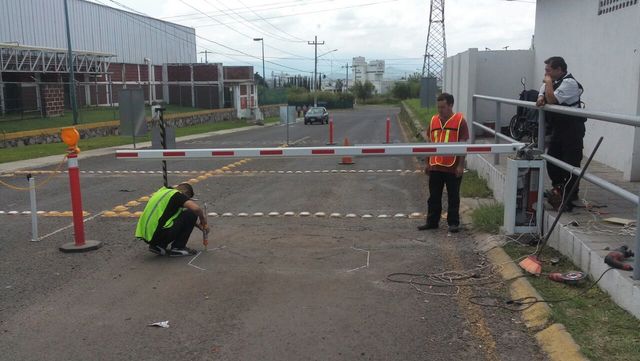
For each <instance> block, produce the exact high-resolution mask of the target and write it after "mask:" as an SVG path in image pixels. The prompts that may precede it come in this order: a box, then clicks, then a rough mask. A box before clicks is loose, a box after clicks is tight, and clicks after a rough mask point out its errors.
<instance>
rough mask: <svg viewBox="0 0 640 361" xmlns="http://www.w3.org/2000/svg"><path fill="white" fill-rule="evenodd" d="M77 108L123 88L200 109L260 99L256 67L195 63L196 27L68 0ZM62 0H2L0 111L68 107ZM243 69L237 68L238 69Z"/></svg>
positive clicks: (52, 112)
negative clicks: (255, 79)
mask: <svg viewBox="0 0 640 361" xmlns="http://www.w3.org/2000/svg"><path fill="white" fill-rule="evenodd" d="M68 6H69V8H68V10H69V26H70V35H71V42H72V49H73V55H72V63H73V67H74V72H75V79H74V80H75V82H74V83H75V87H76V94H77V102H78V105H79V106H89V105H116V104H117V103H118V94H119V91H120V89H123V88H127V87H141V88H142V89H143V90H144V94H145V101H147V102H148V103H150V102H152V101H155V100H164V101H166V102H169V103H173V104H179V105H183V106H190V107H195V108H223V107H229V108H231V107H233V108H236V109H237V110H238V116H247V114H249V113H250V111H251V110H250V108H251V107H253V106H255V105H256V104H257V99H256V96H257V95H256V93H257V92H256V91H255V86H254V81H253V67H229V70H228V71H227V69H226V68H227V67H223V66H222V64H220V63H214V64H196V63H195V62H196V59H197V56H196V35H195V29H193V28H189V27H185V26H182V25H178V24H174V23H170V22H166V21H162V20H158V19H153V18H150V17H147V16H144V15H140V14H136V13H131V12H127V11H123V10H119V9H115V8H111V7H109V6H105V5H100V4H96V3H92V2H88V1H84V0H68ZM64 15H65V14H64V2H63V1H51V0H2V1H0V111H1V114H2V115H4V114H6V113H11V112H31V113H36V114H39V115H42V116H56V115H60V114H61V113H62V112H64V109H65V108H69V107H70V102H69V98H70V97H69V96H68V94H69V83H70V82H69V75H68V64H67V38H66V30H65V16H64ZM238 68H240V69H238Z"/></svg>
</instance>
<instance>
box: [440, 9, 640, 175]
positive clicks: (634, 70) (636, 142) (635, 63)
mask: <svg viewBox="0 0 640 361" xmlns="http://www.w3.org/2000/svg"><path fill="white" fill-rule="evenodd" d="M536 6H537V8H536V22H535V36H534V41H533V47H532V49H531V50H521V51H486V52H479V51H478V50H477V49H469V50H468V51H466V52H463V53H460V54H457V55H455V56H452V57H449V58H447V59H446V61H445V72H444V84H443V90H444V91H446V92H450V93H452V94H453V95H454V97H455V98H456V107H457V109H459V110H461V111H464V112H467V113H468V114H470V112H471V97H472V95H473V94H484V95H491V96H498V97H506V98H515V97H517V94H518V92H519V91H520V90H521V89H522V87H521V85H520V84H519V80H520V77H522V76H524V77H526V78H527V79H528V84H527V88H533V89H537V88H539V86H540V84H541V81H542V78H543V77H544V60H545V59H547V58H549V57H551V56H562V57H563V58H564V59H565V60H566V62H567V64H568V71H569V72H570V73H572V74H573V75H574V76H575V77H576V79H578V81H579V82H580V83H581V84H582V85H583V86H584V88H585V91H584V94H583V96H582V101H583V102H585V104H586V108H587V109H589V110H594V111H603V112H610V113H620V114H631V115H637V114H640V36H638V34H640V20H639V19H640V2H639V1H638V0H630V1H629V0H624V1H623V0H607V1H600V0H563V1H555V0H538V1H537V5H536ZM534 79H535V80H534ZM485 103H486V102H478V114H477V118H478V120H484V119H494V118H495V104H490V103H486V104H485ZM513 114H515V109H514V108H510V107H507V106H503V107H502V121H503V122H504V121H505V119H506V120H507V121H508V119H509V118H510V117H511V115H513ZM602 135H603V136H604V137H605V139H604V141H603V143H602V145H601V147H600V149H599V150H598V153H597V154H596V156H595V158H596V160H598V161H599V162H602V163H604V164H608V165H610V166H612V167H614V168H616V169H619V170H621V171H623V172H624V177H625V179H627V180H640V156H637V155H638V154H640V129H638V128H632V127H630V126H625V125H616V124H612V123H605V122H601V121H597V120H590V121H589V122H588V123H587V134H586V136H585V152H586V153H588V152H590V150H591V149H593V146H594V145H595V143H596V141H597V139H598V138H599V137H600V136H602ZM634 154H635V155H636V156H635V157H634Z"/></svg>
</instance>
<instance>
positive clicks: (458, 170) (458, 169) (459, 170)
mask: <svg viewBox="0 0 640 361" xmlns="http://www.w3.org/2000/svg"><path fill="white" fill-rule="evenodd" d="M463 174H464V166H461V167H456V178H460V177H462V175H463Z"/></svg>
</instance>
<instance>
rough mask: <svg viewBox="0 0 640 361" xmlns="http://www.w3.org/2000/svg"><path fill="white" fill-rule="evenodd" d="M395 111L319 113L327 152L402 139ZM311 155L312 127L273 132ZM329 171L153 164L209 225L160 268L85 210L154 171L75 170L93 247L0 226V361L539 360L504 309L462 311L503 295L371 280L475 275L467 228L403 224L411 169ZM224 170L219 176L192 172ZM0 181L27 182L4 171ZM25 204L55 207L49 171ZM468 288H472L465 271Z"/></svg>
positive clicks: (374, 162) (140, 187)
mask: <svg viewBox="0 0 640 361" xmlns="http://www.w3.org/2000/svg"><path fill="white" fill-rule="evenodd" d="M397 113H398V109H397V108H393V107H366V108H357V109H356V110H351V111H335V112H333V115H334V122H335V140H336V141H337V142H340V144H341V143H342V141H343V140H344V138H345V137H348V138H349V141H350V142H351V144H379V143H382V142H383V141H384V140H385V119H386V117H387V116H390V117H391V119H392V130H391V134H392V136H391V140H392V142H393V143H402V142H405V140H406V139H407V138H406V136H405V134H404V133H403V131H402V130H401V129H400V126H399V123H398V122H397V121H396V114H397ZM286 134H287V133H286V128H285V127H282V126H273V127H264V128H260V129H253V130H248V131H242V132H237V133H233V134H226V135H214V136H211V137H207V138H202V139H198V140H191V141H187V142H183V143H179V147H184V148H227V147H267V146H280V145H282V144H286V143H287V137H286ZM327 141H328V126H326V125H306V126H305V125H303V124H302V123H297V124H295V125H292V126H290V127H289V143H290V145H291V146H296V145H300V146H320V145H325V143H327ZM339 160H340V159H339V158H338V159H337V158H334V157H327V158H312V159H311V158H286V159H284V158H280V159H246V160H244V161H242V160H239V159H216V160H185V161H172V162H169V165H168V168H169V170H170V171H172V173H171V174H170V175H169V181H170V182H171V183H173V184H176V183H178V182H182V181H186V180H189V179H192V178H196V177H197V176H202V179H201V180H200V181H199V182H198V183H197V184H195V185H194V188H195V191H196V198H198V199H199V202H200V203H203V202H206V203H207V204H208V210H209V212H215V213H217V214H219V215H220V216H218V217H210V219H209V221H210V224H211V226H212V234H211V236H210V244H209V249H208V250H207V251H206V252H201V253H200V254H198V255H197V256H196V257H195V258H193V257H189V258H171V259H168V258H164V257H159V256H155V255H153V254H152V253H150V252H148V251H147V250H146V245H145V244H143V243H141V242H140V241H136V240H135V239H134V237H133V230H134V227H135V223H136V218H132V217H121V216H119V217H104V216H103V213H101V212H104V211H110V210H113V209H114V207H116V206H124V205H126V204H127V203H129V202H131V201H136V200H138V199H139V198H140V197H142V196H148V195H150V194H152V193H153V192H154V191H155V190H156V189H157V188H159V187H160V186H161V185H162V177H161V175H160V174H158V173H157V171H159V170H160V169H161V168H160V162H158V161H134V160H128V161H123V160H116V159H115V158H114V156H113V155H109V156H101V157H95V158H90V159H87V160H83V161H81V162H80V168H81V170H82V171H83V173H82V175H81V184H82V192H83V204H84V208H85V210H86V211H87V212H89V215H88V216H87V221H86V223H85V232H86V238H87V239H95V240H99V241H101V242H103V247H102V248H100V249H99V250H97V251H92V252H89V253H83V254H65V253H61V252H59V251H58V247H59V246H60V245H61V244H63V243H66V242H71V241H72V240H73V229H72V228H69V227H68V225H69V224H70V221H71V219H70V218H68V217H44V216H41V217H39V225H40V235H42V236H45V237H44V238H43V239H42V240H41V241H40V242H30V241H29V240H30V238H31V236H30V230H31V225H30V218H29V217H28V216H24V215H7V214H0V232H1V233H0V234H1V236H0V238H1V242H0V260H1V263H0V274H1V275H2V278H1V280H0V355H2V356H1V358H2V359H3V360H89V359H96V360H97V359H99V360H176V359H180V360H544V359H545V358H544V357H543V356H542V355H540V351H539V349H538V347H537V346H536V344H535V341H534V340H533V339H532V337H531V335H530V334H529V333H528V332H527V331H526V329H525V327H524V326H523V325H522V323H521V322H520V319H519V315H518V313H514V312H511V311H507V310H503V309H499V308H490V307H480V306H477V305H475V304H473V303H471V302H470V297H472V296H478V295H480V296H486V295H502V294H503V292H504V291H503V288H502V286H501V285H500V284H499V283H498V284H488V285H484V286H475V287H429V286H420V285H416V284H407V283H396V282H391V281H389V280H388V279H387V276H388V275H389V274H392V273H397V272H406V273H416V274H425V273H429V274H436V273H442V272H445V271H462V270H465V269H474V268H476V267H479V266H483V265H485V263H484V260H483V259H482V258H481V256H479V255H478V254H477V253H476V252H475V251H474V249H473V243H474V237H476V238H477V236H476V235H474V234H472V233H471V232H470V231H469V230H464V231H463V232H461V233H458V234H455V235H452V234H448V233H447V232H446V227H445V229H440V230H437V231H432V232H429V233H425V232H419V231H417V230H416V226H417V225H419V224H421V223H422V222H424V219H411V218H409V217H407V216H408V215H409V214H411V213H413V212H424V211H425V202H426V192H425V187H426V179H425V177H424V175H422V174H420V173H416V172H415V171H416V170H419V169H420V164H419V162H417V161H416V159H414V158H410V157H362V158H355V159H354V161H355V164H353V165H339V164H338V161H339ZM229 165H233V167H230V168H229V171H228V172H227V173H224V174H214V173H207V172H212V171H214V170H216V169H221V168H222V167H224V166H229ZM54 168H55V167H47V168H43V169H41V170H52V169H54ZM63 169H64V168H63ZM125 171H126V172H127V173H125ZM142 171H144V173H142ZM175 171H180V172H186V173H179V174H176V173H173V172H175ZM151 172H152V173H151ZM49 175H50V174H47V173H46V172H45V173H43V174H38V175H37V177H38V178H37V179H40V180H43V179H44V178H46V177H48V176H49ZM0 179H1V180H3V181H4V182H8V183H12V184H15V185H21V186H25V185H26V182H25V180H24V176H23V175H20V174H14V175H4V176H2V178H0ZM0 194H1V199H2V206H1V207H0V210H4V211H5V212H8V211H11V210H17V211H23V210H27V209H28V204H29V203H28V193H26V192H18V191H13V190H9V189H6V188H1V189H0ZM129 204H130V206H128V207H127V208H128V210H127V211H130V212H135V211H141V210H142V209H143V207H144V202H142V203H141V204H139V205H132V203H129ZM38 206H39V209H41V210H46V211H67V210H70V209H71V207H70V201H69V190H68V180H67V176H66V175H65V174H64V173H63V174H52V179H51V180H50V181H49V182H48V183H46V184H45V185H43V186H42V187H41V188H40V189H39V190H38ZM256 212H261V213H263V214H264V216H255V215H254V214H255V213H256ZM270 212H278V213H279V215H277V216H268V214H269V213H270ZM285 212H293V213H294V215H293V216H285V215H284V213H285ZM301 212H309V213H310V216H303V215H301ZM317 212H324V214H325V216H324V217H322V216H320V215H317V214H316V213H317ZM224 213H231V214H232V216H228V217H222V216H221V215H222V214H224ZM240 213H246V214H247V216H241V215H239V214H240ZM332 213H339V214H340V216H339V217H338V216H337V215H336V214H334V217H330V215H331V214H332ZM347 214H353V215H355V217H353V218H347V217H345V216H346V215H347ZM366 215H370V216H371V218H366V217H363V216H366ZM401 215H404V217H401ZM385 216H386V217H385ZM65 227H66V228H65ZM200 242H201V236H200V234H199V233H198V232H194V233H193V234H192V236H191V240H190V243H189V245H190V246H191V247H193V248H197V249H199V250H203V247H202V245H201V243H200ZM476 274H477V276H478V277H480V278H482V277H484V276H483V274H482V272H481V270H477V271H476ZM456 276H457V274H453V273H448V274H446V275H445V276H443V277H444V278H451V277H453V278H455V277H456ZM395 279H399V278H397V277H396V278H395ZM402 279H404V280H409V279H410V278H409V277H404V278H402ZM441 279H442V278H441ZM416 280H419V279H416ZM486 280H487V281H492V280H495V278H486ZM422 281H424V279H422ZM159 321H169V325H170V327H169V328H157V327H149V326H148V325H149V324H151V323H154V322H159Z"/></svg>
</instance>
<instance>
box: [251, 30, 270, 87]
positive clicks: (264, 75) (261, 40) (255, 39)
mask: <svg viewBox="0 0 640 361" xmlns="http://www.w3.org/2000/svg"><path fill="white" fill-rule="evenodd" d="M253 41H259V42H261V43H262V80H263V81H264V83H265V84H267V74H265V72H264V39H263V38H253Z"/></svg>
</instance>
